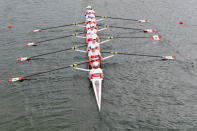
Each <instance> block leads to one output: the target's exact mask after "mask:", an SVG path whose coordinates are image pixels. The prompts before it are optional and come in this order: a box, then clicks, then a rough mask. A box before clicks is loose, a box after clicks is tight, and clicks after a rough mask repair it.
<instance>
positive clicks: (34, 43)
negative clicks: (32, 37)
mask: <svg viewBox="0 0 197 131" xmlns="http://www.w3.org/2000/svg"><path fill="white" fill-rule="evenodd" d="M37 44H38V43H37V42H30V43H26V44H25V45H26V46H36V45H37Z"/></svg>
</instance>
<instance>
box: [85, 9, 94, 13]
mask: <svg viewBox="0 0 197 131" xmlns="http://www.w3.org/2000/svg"><path fill="white" fill-rule="evenodd" d="M86 13H91V14H95V13H96V12H95V11H94V10H93V9H91V10H86Z"/></svg>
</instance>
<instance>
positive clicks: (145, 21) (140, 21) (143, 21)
mask: <svg viewBox="0 0 197 131" xmlns="http://www.w3.org/2000/svg"><path fill="white" fill-rule="evenodd" d="M138 22H139V23H148V20H138Z"/></svg>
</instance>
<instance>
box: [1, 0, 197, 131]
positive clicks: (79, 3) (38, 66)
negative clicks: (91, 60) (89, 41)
mask: <svg viewBox="0 0 197 131" xmlns="http://www.w3.org/2000/svg"><path fill="white" fill-rule="evenodd" d="M88 4H90V5H93V6H94V8H95V10H96V12H97V14H99V15H108V16H114V17H124V18H134V19H143V18H147V19H149V20H150V23H148V24H139V23H135V22H131V21H121V20H106V21H104V22H101V23H104V24H111V25H114V26H125V27H135V28H155V29H156V30H157V32H156V33H159V34H160V35H161V36H162V38H163V39H162V40H161V41H156V42H155V41H152V40H149V39H118V40H113V41H111V42H109V43H106V44H104V45H102V49H103V50H116V51H121V52H130V53H144V54H152V55H175V56H176V57H177V60H176V61H162V60H160V59H158V58H147V57H132V56H116V57H114V58H112V59H111V60H109V61H106V62H103V68H104V73H105V80H104V82H103V88H102V109H101V112H98V109H97V105H96V101H95V97H94V94H93V90H92V88H89V81H88V79H87V73H84V72H78V71H73V70H71V69H67V70H61V71H56V72H52V73H48V74H43V75H40V76H36V77H32V79H31V80H30V81H24V82H22V83H20V82H19V83H9V82H8V78H10V77H17V76H21V75H24V74H25V75H27V74H31V73H35V72H39V71H45V70H49V69H53V68H58V67H62V66H65V65H69V64H72V63H73V62H75V61H82V60H86V59H87V58H86V55H85V54H82V53H79V52H63V53H58V54H53V55H48V56H44V57H42V58H44V59H40V60H35V61H30V62H23V63H17V62H16V58H18V57H24V56H31V55H36V54H40V53H44V52H49V51H54V50H58V49H62V48H67V47H71V46H73V45H76V44H80V43H83V40H81V39H74V38H66V39H60V40H56V41H51V42H46V43H44V44H41V45H40V46H38V47H31V48H28V47H25V46H24V45H25V43H26V42H31V41H35V40H45V39H49V38H55V37H59V36H63V35H69V34H71V33H74V32H75V31H83V29H82V28H80V27H66V28H60V29H56V30H50V31H45V32H42V33H32V32H31V30H32V29H33V28H35V27H50V26H54V25H61V24H69V23H72V22H75V21H84V11H85V7H86V6H87V5H88ZM196 5H197V1H196V0H188V1H184V0H157V1H155V0H146V1H145V0H144V1H143V0H137V1H134V0H122V1H120V0H113V1H109V0H99V1H96V0H73V1H69V0H42V1H40V0H6V1H5V0H2V1H0V38H1V39H0V77H1V79H0V83H1V85H0V87H1V88H0V118H1V119H0V131H63V130H64V131H67V130H76V131H78V130H79V131H89V130H90V131H124V130H127V131H129V130H138V131H196V130H197V83H196V80H197V70H196V67H197V53H196V50H197V46H196V44H197V42H196V40H197V39H196V30H197V26H192V25H196V21H197V13H196V11H197V6H196ZM179 20H183V21H184V24H183V25H179V24H178V22H179ZM8 24H12V25H13V28H12V29H8V28H7V25H8ZM128 32H129V33H128ZM131 32H132V31H129V30H121V29H109V30H107V31H103V32H101V33H99V35H100V36H107V35H114V36H149V35H150V34H144V33H131Z"/></svg>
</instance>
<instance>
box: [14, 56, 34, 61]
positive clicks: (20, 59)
mask: <svg viewBox="0 0 197 131" xmlns="http://www.w3.org/2000/svg"><path fill="white" fill-rule="evenodd" d="M31 59H32V57H30V56H28V57H20V58H18V59H17V60H18V61H21V62H22V61H27V60H31Z"/></svg>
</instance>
